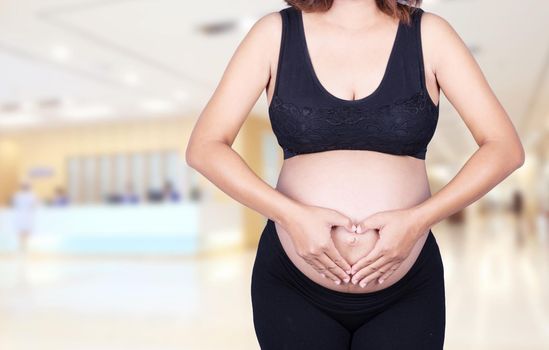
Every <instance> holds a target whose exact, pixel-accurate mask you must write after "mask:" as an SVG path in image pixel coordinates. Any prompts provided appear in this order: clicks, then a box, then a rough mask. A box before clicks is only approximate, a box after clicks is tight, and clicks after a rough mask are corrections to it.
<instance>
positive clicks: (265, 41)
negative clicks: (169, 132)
mask: <svg viewBox="0 0 549 350" xmlns="http://www.w3.org/2000/svg"><path fill="white" fill-rule="evenodd" d="M281 30H282V20H281V17H280V14H279V13H278V12H271V13H268V14H266V15H264V16H263V17H261V18H260V19H259V20H257V21H256V22H255V24H254V25H253V26H252V28H251V29H250V30H249V31H248V33H247V34H246V36H245V37H244V39H243V40H242V41H241V42H240V44H239V45H238V47H237V48H236V50H235V52H234V53H233V55H232V57H231V59H230V60H229V63H228V65H227V67H226V68H225V71H224V73H223V76H222V77H221V80H220V82H219V84H218V86H217V87H216V89H215V91H214V92H213V95H212V96H211V98H210V100H209V101H208V103H207V104H206V106H205V107H204V109H203V110H202V112H201V114H200V116H199V118H198V121H197V123H196V125H195V127H194V129H193V132H192V134H191V137H190V140H189V144H188V146H187V154H188V153H189V149H190V148H191V147H194V146H198V147H199V144H200V143H202V142H209V141H219V142H224V143H226V144H228V145H232V143H233V141H234V139H235V138H236V136H237V134H238V131H239V130H240V128H241V126H242V124H243V123H244V121H245V120H246V118H247V116H248V114H249V113H250V111H251V109H252V108H253V106H254V105H255V104H256V102H257V100H258V99H259V97H260V95H261V93H262V92H263V91H264V90H265V87H266V85H267V84H268V82H269V79H270V76H271V69H270V68H271V60H272V58H273V57H276V53H275V52H274V51H278V43H279V42H280V32H281Z"/></svg>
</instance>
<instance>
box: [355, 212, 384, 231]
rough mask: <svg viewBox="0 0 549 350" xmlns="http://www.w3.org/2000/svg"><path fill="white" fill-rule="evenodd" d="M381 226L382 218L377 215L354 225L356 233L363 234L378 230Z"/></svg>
mask: <svg viewBox="0 0 549 350" xmlns="http://www.w3.org/2000/svg"><path fill="white" fill-rule="evenodd" d="M382 226H383V221H382V216H381V215H380V214H378V213H376V214H372V215H370V216H368V217H367V218H366V219H364V220H362V221H361V222H359V223H358V224H357V225H356V233H363V232H366V231H367V230H380V229H381V227H382Z"/></svg>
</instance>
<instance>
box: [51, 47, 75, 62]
mask: <svg viewBox="0 0 549 350" xmlns="http://www.w3.org/2000/svg"><path fill="white" fill-rule="evenodd" d="M50 54H51V57H52V58H53V59H55V60H56V61H59V62H67V61H69V60H70V59H71V58H72V56H73V54H72V50H71V49H69V48H68V47H66V46H65V45H54V46H53V47H52V48H51V50H50Z"/></svg>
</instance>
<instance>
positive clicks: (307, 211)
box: [186, 0, 525, 292]
mask: <svg viewBox="0 0 549 350" xmlns="http://www.w3.org/2000/svg"><path fill="white" fill-rule="evenodd" d="M304 23H305V27H306V28H307V30H306V36H307V43H308V46H309V51H310V54H311V58H312V62H313V63H314V67H315V72H316V73H317V76H318V77H319V80H321V82H322V85H323V86H324V87H325V88H326V89H327V90H328V91H330V93H332V94H333V95H334V96H337V97H339V98H342V99H347V100H352V99H355V98H361V97H362V96H367V95H369V94H370V93H371V92H373V91H374V90H375V88H376V87H377V85H378V84H379V82H380V80H381V77H382V74H383V69H384V68H385V65H386V62H387V58H388V54H389V49H390V46H389V45H390V44H392V42H391V40H392V39H393V35H394V30H395V23H396V20H395V19H392V18H390V17H389V16H387V15H385V14H383V13H381V12H380V11H379V10H377V7H376V6H375V2H374V0H335V1H334V5H333V6H332V8H331V9H330V10H329V11H328V12H326V13H306V14H304ZM281 25H282V23H281V18H280V15H279V14H278V12H273V13H269V14H267V15H265V16H263V17H262V18H260V19H259V20H258V21H257V22H256V23H255V24H254V26H253V27H252V28H251V29H250V31H249V32H248V33H247V35H246V36H245V38H244V39H243V40H242V42H241V43H240V45H239V46H238V47H237V49H236V51H235V53H234V54H233V56H232V57H231V60H230V61H229V64H228V66H227V68H226V70H225V72H224V74H223V76H222V78H221V81H220V82H219V84H218V86H217V88H216V89H215V91H214V93H213V95H212V97H211V98H210V100H209V101H208V103H207V105H206V106H205V108H204V109H203V111H202V113H201V114H200V116H199V118H198V121H197V123H196V125H195V127H194V129H193V131H192V134H191V137H190V140H189V143H188V146H187V150H186V161H187V163H188V164H189V166H191V167H193V168H194V169H196V170H197V171H198V172H200V173H201V174H202V175H204V176H205V177H207V178H208V179H209V180H210V181H211V182H212V183H214V184H215V185H216V186H217V187H219V188H220V189H221V190H223V191H224V192H225V193H227V194H228V195H229V196H231V197H232V198H233V199H235V200H237V201H239V202H240V203H242V204H243V205H246V206H247V207H249V208H251V209H253V210H255V211H257V212H258V213H260V214H262V215H263V216H265V217H268V218H270V219H272V220H273V221H274V222H275V224H276V228H277V232H278V235H279V238H280V240H281V243H282V245H283V247H284V249H285V251H286V252H287V254H288V256H289V257H290V259H291V260H292V261H293V262H294V264H295V265H296V266H297V267H298V268H299V269H300V270H302V271H303V272H304V273H305V274H306V275H307V276H308V277H309V278H311V279H312V280H313V281H315V282H317V283H319V284H321V285H324V286H326V287H328V288H332V289H336V290H341V291H347V292H361V291H362V292H365V291H373V290H377V289H381V288H384V287H387V286H389V285H390V284H392V283H394V282H396V281H397V280H398V279H399V278H401V277H402V276H403V275H404V274H405V273H406V272H407V271H408V269H409V268H410V266H411V265H412V264H413V262H414V260H415V259H416V258H417V255H418V254H419V252H420V249H421V247H422V245H423V243H424V241H425V239H426V234H427V233H428V230H429V228H430V227H431V226H433V225H434V224H436V223H438V222H440V221H441V220H443V219H445V218H446V217H448V216H450V215H452V214H453V213H455V212H457V211H459V210H461V209H463V208H465V207H466V206H468V205H469V204H471V203H472V202H474V201H476V200H477V199H479V198H480V197H482V196H483V195H484V194H486V193H487V192H488V191H490V190H491V189H492V188H493V187H495V186H496V185H497V184H498V183H500V182H501V181H502V180H503V179H505V178H506V177H507V176H508V175H510V174H511V173H512V172H513V171H515V170H516V169H517V168H519V167H520V166H521V165H522V164H523V163H524V157H525V155H524V149H523V147H522V144H521V142H520V139H519V137H518V135H517V133H516V130H515V128H514V126H513V124H512V122H511V120H510V118H509V116H508V115H507V113H506V111H505V110H504V109H503V107H502V105H501V104H500V102H499V101H498V99H497V97H496V96H495V95H494V93H493V91H492V89H491V88H490V86H489V84H488V82H487V81H486V79H485V77H484V75H483V73H482V71H481V70H480V67H479V65H478V64H477V62H476V61H475V59H474V57H473V56H472V55H471V53H470V52H469V50H468V48H467V47H466V45H465V44H464V42H463V41H462V39H461V38H460V37H459V35H458V34H457V33H456V32H455V30H454V29H453V28H452V26H451V25H450V24H449V23H448V22H447V21H446V20H445V19H443V18H442V17H440V16H438V15H436V14H433V13H430V12H425V13H424V14H423V19H422V23H421V32H422V34H421V35H422V43H423V55H424V65H425V79H426V85H427V90H428V92H429V95H430V97H431V99H432V101H433V102H434V103H437V102H438V99H439V89H441V90H442V91H443V92H444V94H445V96H446V97H447V99H448V100H449V101H450V103H451V104H452V106H453V107H454V108H455V109H456V111H457V112H458V113H459V115H460V117H461V119H462V120H463V122H464V123H465V125H466V126H467V128H468V129H469V131H470V132H471V135H472V136H473V138H474V139H475V141H476V143H477V145H478V146H479V147H478V149H477V150H476V151H475V152H474V153H473V154H472V155H471V156H470V158H469V159H468V160H467V162H466V163H465V164H464V165H463V167H462V168H461V169H460V171H459V172H458V173H457V174H456V176H455V177H454V178H453V179H452V180H451V181H450V182H449V183H448V184H447V185H446V186H445V187H443V188H442V189H441V190H439V191H438V192H437V193H435V194H434V195H431V193H430V192H429V186H428V182H427V176H426V172H425V164H424V163H425V162H424V160H420V159H417V158H412V157H408V156H395V155H388V154H382V153H379V152H372V151H356V150H335V151H327V152H320V153H313V154H306V155H299V156H295V157H293V158H290V159H287V160H285V161H284V164H283V167H282V169H281V173H280V177H279V181H278V183H277V186H276V188H272V187H271V186H270V185H269V184H267V183H266V182H265V181H263V180H262V179H261V178H259V177H258V176H257V175H256V174H255V173H254V172H253V171H252V170H251V169H250V167H249V166H248V165H247V164H246V163H245V162H244V160H243V159H242V158H241V157H240V155H239V154H238V153H237V152H235V151H234V150H233V149H232V147H231V146H232V144H233V142H234V140H235V138H236V136H237V134H238V131H239V130H240V128H241V126H242V124H243V123H244V121H245V120H246V118H247V116H248V114H249V112H250V111H251V109H252V107H253V106H254V105H255V104H256V102H257V100H258V98H259V97H260V95H261V94H262V93H263V91H266V93H267V101H268V102H269V103H270V101H271V100H272V94H273V91H274V84H276V82H275V81H274V79H275V78H276V69H277V60H278V49H279V44H280V32H281ZM323 38H324V39H323ZM357 41H358V42H360V43H361V44H360V45H357ZM357 48H358V49H357ZM353 49H355V51H353ZM338 52H340V53H346V54H339V55H338V54H337V53H338ZM365 62H367V63H365ZM341 67H345V69H341ZM372 67H375V68H372ZM372 169H374V170H379V171H373V170H372ZM334 184H337V186H334ZM395 184H398V185H395ZM334 188H335V189H336V190H334ZM372 281H377V282H378V283H370V282H372ZM383 281H386V282H385V283H384V284H383V286H382V285H380V283H383Z"/></svg>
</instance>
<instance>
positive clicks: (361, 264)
mask: <svg viewBox="0 0 549 350" xmlns="http://www.w3.org/2000/svg"><path fill="white" fill-rule="evenodd" d="M382 251H383V248H382V247H381V245H380V244H379V241H378V243H377V244H376V245H375V246H374V249H372V250H371V251H370V252H369V253H368V254H366V256H364V257H362V258H360V259H359V260H358V261H357V262H356V263H354V264H353V266H351V275H354V274H355V273H357V272H358V271H360V270H362V269H363V268H365V267H366V266H368V265H370V264H371V263H373V262H374V261H376V260H378V259H379V258H381V257H382V256H383V253H382Z"/></svg>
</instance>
